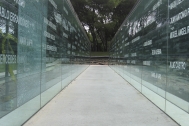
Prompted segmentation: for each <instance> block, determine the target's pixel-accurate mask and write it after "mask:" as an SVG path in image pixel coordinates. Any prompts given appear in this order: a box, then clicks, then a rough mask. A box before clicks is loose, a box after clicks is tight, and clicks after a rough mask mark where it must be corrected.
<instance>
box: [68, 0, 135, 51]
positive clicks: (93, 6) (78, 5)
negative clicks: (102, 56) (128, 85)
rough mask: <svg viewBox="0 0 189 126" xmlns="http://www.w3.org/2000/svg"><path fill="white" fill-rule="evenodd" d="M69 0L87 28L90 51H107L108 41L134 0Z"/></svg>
mask: <svg viewBox="0 0 189 126" xmlns="http://www.w3.org/2000/svg"><path fill="white" fill-rule="evenodd" d="M71 2H72V5H73V7H74V9H75V11H76V13H77V15H78V17H79V19H80V21H81V23H82V25H83V26H84V27H88V28H89V31H88V32H89V33H88V35H91V36H92V39H90V40H91V43H92V44H91V45H92V47H91V49H92V51H107V50H108V42H110V41H111V39H112V38H113V36H114V35H115V33H116V32H117V30H118V28H119V27H120V25H121V24H122V22H123V21H124V19H125V17H126V16H127V15H128V14H129V12H130V10H131V9H132V7H133V6H134V4H135V2H136V0H71ZM123 15H124V16H123ZM91 36H90V37H91Z"/></svg>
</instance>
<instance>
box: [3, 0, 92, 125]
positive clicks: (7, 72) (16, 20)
mask: <svg viewBox="0 0 189 126" xmlns="http://www.w3.org/2000/svg"><path fill="white" fill-rule="evenodd" d="M89 54H90V43H89V40H88V38H87V36H86V34H85V32H84V30H83V27H82V26H81V24H80V22H79V20H78V18H77V15H76V13H75V12H74V9H73V8H72V5H71V3H70V1H69V0H0V125H1V126H7V125H10V126H13V125H14V126H16V125H18V126H19V125H21V124H23V123H24V122H25V121H26V120H27V119H28V118H30V117H31V116H32V115H33V114H34V113H36V112H37V111H38V110H39V109H40V108H41V107H43V106H44V105H45V104H46V103H47V102H48V101H49V100H51V99H52V98H53V97H54V96H55V95H56V94H57V93H59V92H60V91H61V90H62V89H64V88H65V87H66V86H67V85H68V84H69V83H70V82H71V81H72V80H73V79H74V78H75V77H77V76H78V75H79V74H80V73H81V72H82V71H83V70H85V69H86V68H87V66H88V65H87V62H88V61H87V60H88V56H89Z"/></svg>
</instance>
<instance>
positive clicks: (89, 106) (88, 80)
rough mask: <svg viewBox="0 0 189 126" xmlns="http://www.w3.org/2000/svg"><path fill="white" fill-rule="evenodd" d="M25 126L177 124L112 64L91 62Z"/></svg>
mask: <svg viewBox="0 0 189 126" xmlns="http://www.w3.org/2000/svg"><path fill="white" fill-rule="evenodd" d="M24 126H178V124H176V123H175V122H174V121H173V120H172V119H171V118H169V117H168V116H167V115H166V114H164V112H162V111H161V110H160V109H159V108H157V107H156V106H155V105H154V104H152V103H151V102H150V101H149V100H148V99H147V98H145V97H144V96H143V95H142V94H141V93H140V92H138V91H137V90H136V89H135V88H134V87H132V86H131V85H130V84H128V83H127V82H126V81H125V80H124V79H123V78H121V77H120V76H119V75H118V74H117V73H115V72H114V71H113V70H112V69H111V68H110V67H109V66H95V65H92V66H89V67H88V68H87V69H86V70H85V71H84V72H83V73H82V74H81V75H80V76H79V77H77V78H76V79H75V81H73V82H72V83H71V84H70V85H69V86H68V87H67V88H65V89H64V90H63V91H62V92H61V93H60V94H58V95H57V96H56V97H55V98H54V99H52V100H51V101H50V102H49V103H48V104H47V105H46V106H45V107H44V108H42V109H41V110H40V111H39V112H38V113H37V114H36V115H34V116H33V117H32V118H31V119H30V120H29V121H28V122H27V123H25V125H24Z"/></svg>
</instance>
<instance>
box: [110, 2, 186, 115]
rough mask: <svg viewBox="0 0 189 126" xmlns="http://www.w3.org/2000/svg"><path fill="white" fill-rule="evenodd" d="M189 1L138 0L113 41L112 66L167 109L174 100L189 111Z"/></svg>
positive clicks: (163, 108) (175, 103)
mask: <svg viewBox="0 0 189 126" xmlns="http://www.w3.org/2000/svg"><path fill="white" fill-rule="evenodd" d="M188 3H189V2H188V1H186V0H181V1H178V0H146V1H140V2H138V4H137V5H136V7H135V9H134V10H133V11H132V13H131V14H130V15H129V16H128V17H127V18H126V20H125V21H124V23H123V24H122V26H121V27H120V29H119V30H118V32H117V33H116V35H115V37H114V38H113V40H112V43H111V49H110V54H111V55H110V63H109V64H110V67H112V68H113V69H114V70H116V71H117V72H118V73H119V74H120V75H122V76H123V77H124V78H125V79H126V80H127V81H128V82H129V83H131V84H132V85H133V86H134V87H135V88H137V89H138V90H139V91H141V92H142V93H143V94H144V95H145V96H147V97H148V98H149V99H150V100H152V101H154V102H155V103H157V106H158V107H160V108H161V109H162V110H164V111H169V108H170V106H168V104H167V106H166V103H172V104H173V105H175V106H177V107H179V109H182V110H183V111H185V112H187V113H189V110H188V108H189V77H188V76H189V73H188V62H189V60H188V59H189V58H188V56H189V55H188V54H189V49H188V39H189V38H188V33H189V30H188V28H189V23H188V18H189V16H188V7H189V4H188ZM122 52H123V53H122ZM147 90H150V91H149V92H151V91H152V92H154V94H155V95H156V96H158V97H159V98H160V100H159V99H156V98H155V97H153V96H150V93H149V92H147ZM158 100H159V101H158ZM160 101H161V102H160ZM172 111H173V110H172ZM168 114H169V113H168Z"/></svg>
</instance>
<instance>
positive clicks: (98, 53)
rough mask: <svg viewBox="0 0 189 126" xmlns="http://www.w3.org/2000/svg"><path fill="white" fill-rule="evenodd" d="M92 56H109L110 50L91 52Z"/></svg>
mask: <svg viewBox="0 0 189 126" xmlns="http://www.w3.org/2000/svg"><path fill="white" fill-rule="evenodd" d="M91 56H109V52H91Z"/></svg>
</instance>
